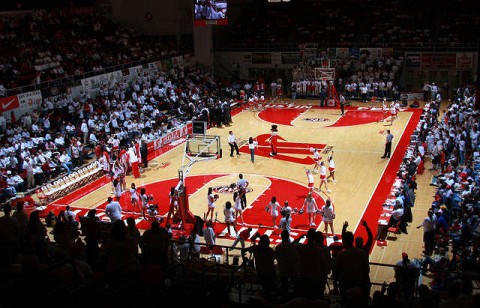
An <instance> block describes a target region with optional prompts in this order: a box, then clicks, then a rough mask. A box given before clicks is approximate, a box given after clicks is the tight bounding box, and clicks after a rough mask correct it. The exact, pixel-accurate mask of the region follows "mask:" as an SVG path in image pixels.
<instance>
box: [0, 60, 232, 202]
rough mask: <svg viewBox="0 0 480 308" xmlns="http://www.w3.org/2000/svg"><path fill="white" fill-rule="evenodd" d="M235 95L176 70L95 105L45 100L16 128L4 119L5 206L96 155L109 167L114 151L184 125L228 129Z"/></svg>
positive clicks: (0, 150)
mask: <svg viewBox="0 0 480 308" xmlns="http://www.w3.org/2000/svg"><path fill="white" fill-rule="evenodd" d="M238 89H240V85H239V84H228V85H224V84H222V83H221V82H218V81H217V80H216V78H215V77H214V76H212V75H211V74H210V73H207V72H205V71H203V70H200V69H198V70H197V69H193V70H192V69H188V68H184V67H182V68H180V67H179V68H177V69H173V70H172V71H171V72H170V73H166V72H162V73H152V74H150V72H148V73H147V71H145V72H144V73H143V72H142V74H141V75H140V76H139V77H137V78H136V79H135V80H134V81H133V82H131V83H130V84H129V83H127V82H126V81H125V82H122V83H117V84H116V85H115V86H113V87H111V88H109V87H107V86H105V87H102V88H101V89H100V92H99V93H98V95H96V96H95V97H90V95H89V94H88V93H85V92H82V93H81V94H80V96H79V97H73V96H72V95H71V94H68V93H66V94H64V95H60V96H58V97H57V98H56V99H55V100H52V99H50V98H46V99H44V101H43V102H42V104H41V106H40V108H39V110H36V111H35V112H33V113H31V114H25V115H23V116H22V117H21V118H20V119H18V120H16V119H15V118H14V117H13V118H12V117H8V116H7V117H5V116H3V115H2V117H3V119H4V120H5V121H3V122H4V123H5V124H4V127H3V128H2V132H3V137H2V144H1V147H0V158H1V159H0V164H1V170H2V173H1V175H2V176H1V179H0V181H1V182H2V185H1V188H2V193H1V196H2V201H3V202H4V201H6V200H8V199H10V198H13V197H15V196H16V193H17V192H25V191H28V190H31V189H34V188H35V187H38V186H39V185H42V184H43V183H45V182H47V181H50V180H51V179H53V178H55V177H56V176H58V175H60V174H62V173H68V174H70V173H71V172H72V171H73V170H74V169H75V168H77V167H79V166H81V165H82V164H83V163H84V161H85V159H89V158H92V157H93V155H95V156H94V157H95V158H97V159H98V158H99V157H100V156H101V154H102V153H103V152H105V151H106V152H108V154H109V157H110V158H111V159H112V161H111V162H110V163H111V164H113V163H114V160H115V159H116V158H118V157H116V156H115V155H114V154H115V153H113V152H112V148H114V147H116V148H126V149H128V148H129V146H130V145H131V144H132V143H140V140H142V139H144V140H147V141H151V140H154V139H156V138H158V137H159V136H161V135H162V134H165V133H167V132H168V131H170V130H171V129H173V128H176V127H179V126H180V125H183V124H185V123H186V122H187V121H191V120H194V119H197V120H202V121H208V122H209V125H210V126H223V125H229V124H230V122H231V117H230V111H231V108H230V103H231V101H232V99H235V98H237V95H238V93H239V91H238ZM117 156H118V153H117Z"/></svg>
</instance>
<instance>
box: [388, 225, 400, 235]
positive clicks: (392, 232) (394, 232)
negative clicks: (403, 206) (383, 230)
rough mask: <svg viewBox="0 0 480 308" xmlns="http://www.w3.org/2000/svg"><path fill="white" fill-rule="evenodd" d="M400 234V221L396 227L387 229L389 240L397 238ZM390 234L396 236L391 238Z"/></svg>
mask: <svg viewBox="0 0 480 308" xmlns="http://www.w3.org/2000/svg"><path fill="white" fill-rule="evenodd" d="M399 232H400V221H397V223H396V224H395V225H394V226H390V227H388V229H387V239H388V238H395V239H396V238H397V234H398V233H399ZM390 234H394V236H391V235H390Z"/></svg>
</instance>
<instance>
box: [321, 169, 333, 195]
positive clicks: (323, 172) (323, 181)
mask: <svg viewBox="0 0 480 308" xmlns="http://www.w3.org/2000/svg"><path fill="white" fill-rule="evenodd" d="M323 184H325V189H326V190H327V192H329V193H330V192H332V191H331V190H330V189H328V185H327V167H325V163H324V162H323V161H322V162H320V185H319V186H318V190H319V191H322V186H323Z"/></svg>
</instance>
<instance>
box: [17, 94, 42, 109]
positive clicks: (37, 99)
mask: <svg viewBox="0 0 480 308" xmlns="http://www.w3.org/2000/svg"><path fill="white" fill-rule="evenodd" d="M17 97H18V101H19V103H20V109H21V110H22V112H31V111H33V110H34V109H37V108H38V107H39V106H40V104H41V103H42V92H41V91H40V90H36V91H31V92H26V93H22V94H18V95H17Z"/></svg>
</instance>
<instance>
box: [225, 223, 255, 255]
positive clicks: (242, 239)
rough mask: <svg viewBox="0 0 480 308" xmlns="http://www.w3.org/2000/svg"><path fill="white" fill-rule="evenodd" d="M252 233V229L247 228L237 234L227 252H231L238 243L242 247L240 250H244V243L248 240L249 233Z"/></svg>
mask: <svg viewBox="0 0 480 308" xmlns="http://www.w3.org/2000/svg"><path fill="white" fill-rule="evenodd" d="M251 232H252V228H251V227H249V228H248V229H244V230H243V231H241V232H240V233H238V234H237V239H236V240H235V241H234V242H233V244H232V247H230V248H229V250H232V249H233V248H235V246H237V244H238V242H240V244H241V245H242V249H244V248H245V241H246V240H248V239H249V238H250V233H251Z"/></svg>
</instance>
